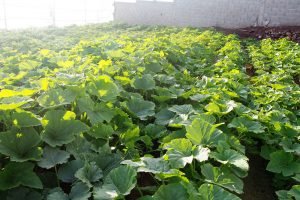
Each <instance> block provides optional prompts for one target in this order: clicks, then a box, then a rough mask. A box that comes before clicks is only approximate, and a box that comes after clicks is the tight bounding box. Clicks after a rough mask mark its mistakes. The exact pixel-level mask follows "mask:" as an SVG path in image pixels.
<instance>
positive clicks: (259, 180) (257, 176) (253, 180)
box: [241, 155, 277, 200]
mask: <svg viewBox="0 0 300 200" xmlns="http://www.w3.org/2000/svg"><path fill="white" fill-rule="evenodd" d="M247 157H248V158H249V165H250V171H249V175H248V176H247V177H246V178H245V179H244V194H243V195H242V196H241V198H242V199H243V200H274V199H277V197H276V194H275V190H274V188H273V187H272V174H271V173H269V172H268V171H266V167H267V161H266V160H264V159H263V158H261V157H260V156H258V155H247Z"/></svg>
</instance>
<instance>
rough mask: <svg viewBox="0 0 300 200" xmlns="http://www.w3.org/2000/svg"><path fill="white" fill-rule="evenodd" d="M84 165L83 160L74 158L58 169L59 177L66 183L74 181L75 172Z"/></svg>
mask: <svg viewBox="0 0 300 200" xmlns="http://www.w3.org/2000/svg"><path fill="white" fill-rule="evenodd" d="M83 165H84V163H83V161H82V160H72V161H70V162H68V163H66V164H64V165H62V166H61V167H60V168H59V169H58V173H57V176H58V178H59V179H60V180H61V181H63V182H66V183H72V182H74V181H75V173H76V172H77V170H78V169H80V168H82V167H83Z"/></svg>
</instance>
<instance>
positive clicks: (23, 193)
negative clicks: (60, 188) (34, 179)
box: [5, 187, 43, 200]
mask: <svg viewBox="0 0 300 200" xmlns="http://www.w3.org/2000/svg"><path fill="white" fill-rule="evenodd" d="M19 199H22V200H42V199H43V196H42V195H41V194H40V193H38V192H37V191H34V190H30V189H29V188H25V187H18V188H14V189H11V190H9V192H8V194H7V198H6V199H5V200H19Z"/></svg>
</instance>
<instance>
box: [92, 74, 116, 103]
mask: <svg viewBox="0 0 300 200" xmlns="http://www.w3.org/2000/svg"><path fill="white" fill-rule="evenodd" d="M87 91H88V92H89V93H90V94H92V95H95V96H97V97H99V99H101V100H102V101H105V102H107V101H114V100H116V98H117V96H118V95H119V93H120V91H119V88H118V86H117V85H116V84H115V83H114V82H113V80H112V79H111V78H110V77H109V76H107V75H102V76H98V77H97V79H95V80H94V81H92V82H90V83H89V84H88V85H87Z"/></svg>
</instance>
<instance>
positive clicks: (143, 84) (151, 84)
mask: <svg viewBox="0 0 300 200" xmlns="http://www.w3.org/2000/svg"><path fill="white" fill-rule="evenodd" d="M133 87H134V88H135V89H141V90H152V89H154V88H155V81H154V79H153V76H152V75H150V74H146V75H144V76H142V77H141V78H135V80H134V82H133Z"/></svg>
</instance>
